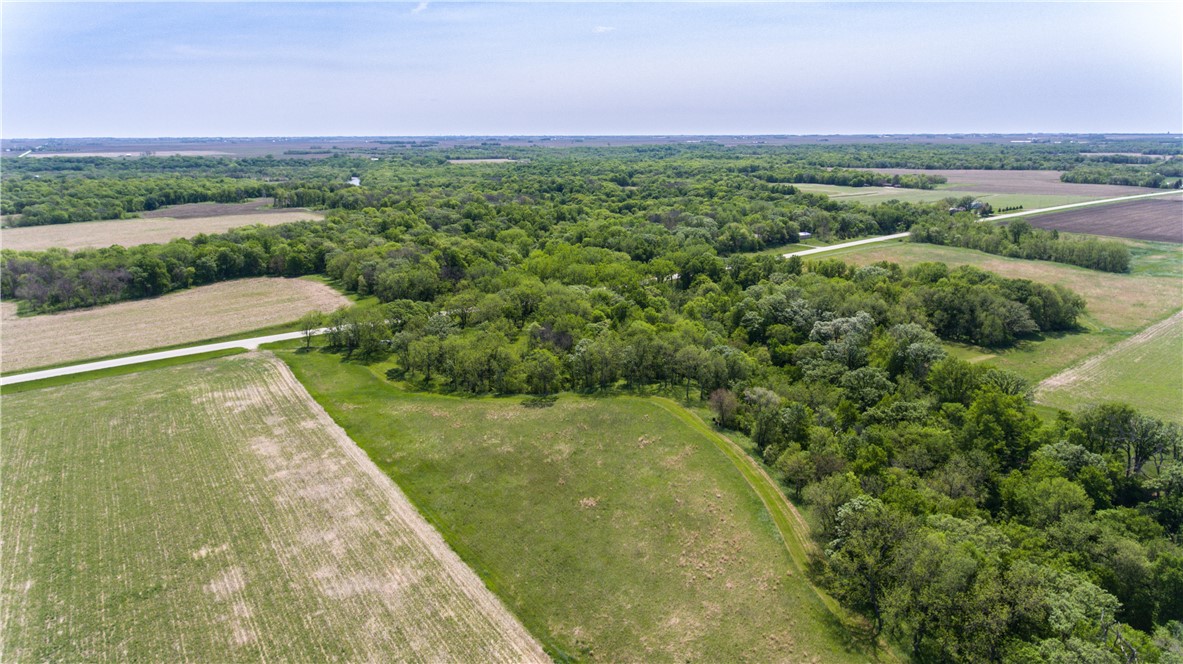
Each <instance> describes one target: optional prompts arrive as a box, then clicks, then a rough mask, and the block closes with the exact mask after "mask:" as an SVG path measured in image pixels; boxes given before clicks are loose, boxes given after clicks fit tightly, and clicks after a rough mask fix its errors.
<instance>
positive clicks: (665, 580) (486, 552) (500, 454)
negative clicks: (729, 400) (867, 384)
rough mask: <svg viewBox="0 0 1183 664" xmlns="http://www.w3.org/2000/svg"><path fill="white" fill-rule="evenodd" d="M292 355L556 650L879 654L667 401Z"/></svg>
mask: <svg viewBox="0 0 1183 664" xmlns="http://www.w3.org/2000/svg"><path fill="white" fill-rule="evenodd" d="M280 356H281V357H282V358H283V359H284V360H285V361H287V362H289V364H290V365H291V366H292V368H293V370H294V372H295V374H296V375H297V376H298V377H299V379H300V380H301V382H303V383H304V384H305V386H306V387H308V388H309V389H310V391H311V392H312V394H313V395H314V396H315V397H316V398H317V400H318V401H320V402H321V403H322V405H324V406H325V407H326V410H328V412H329V413H330V414H331V415H332V416H333V417H334V419H336V420H337V422H338V423H340V424H342V425H343V426H344V427H345V429H346V430H347V431H348V432H349V433H350V435H351V436H352V437H353V439H354V440H356V441H357V443H358V444H359V445H360V446H361V447H362V448H363V449H364V450H365V451H366V452H367V453H368V454H369V455H370V457H371V458H372V459H373V460H374V461H375V463H376V464H377V465H378V467H379V468H381V469H382V470H383V471H385V472H387V473H388V474H390V476H391V477H393V478H394V479H395V480H396V481H397V482H398V483H399V485H400V486H401V487H402V488H403V490H404V491H406V493H407V495H408V496H409V497H410V498H411V500H412V502H414V503H415V505H416V506H417V507H418V508H419V509H420V511H422V512H423V513H424V514H425V515H426V516H427V518H428V519H429V520H430V521H431V522H432V523H433V524H434V525H435V526H436V527H437V528H438V529H439V530H440V531H441V532H442V533H443V535H444V537H445V538H446V539H447V540H448V542H449V544H451V545H452V547H453V548H454V549H455V550H456V551H458V552H459V553H460V555H461V557H462V558H464V559H465V561H466V562H468V563H469V564H470V565H471V566H472V567H473V568H474V569H476V571H477V572H478V573H479V574H480V575H481V576H482V577H483V578H484V580H485V582H486V583H487V584H488V585H489V587H491V588H492V589H493V590H494V591H495V592H496V593H497V594H498V595H499V596H500V597H501V598H502V599H503V600H504V601H505V602H506V603H507V604H509V606H510V607H511V608H512V609H513V610H514V612H515V613H516V614H517V615H518V616H519V617H520V618H521V619H522V621H523V622H524V623H525V625H526V626H527V627H528V628H529V629H530V630H531V632H533V633H534V634H535V636H537V637H539V638H540V639H541V640H542V641H543V643H544V644H545V645H546V646H547V648H548V650H549V651H550V653H551V654H552V655H553V656H556V657H558V658H569V657H570V658H579V659H585V660H591V661H674V660H678V661H686V660H690V661H825V662H832V661H838V662H840V661H865V660H867V659H868V657H867V656H866V655H865V654H861V653H859V652H858V651H853V652H852V651H851V650H849V649H850V648H853V647H854V646H852V645H849V642H850V639H851V637H850V636H849V634H848V633H847V632H846V631H845V628H844V627H843V626H842V625H841V623H840V622H839V621H838V619H837V618H835V617H834V615H833V614H831V613H830V612H829V610H828V609H827V608H826V607H825V605H824V604H823V603H822V600H821V599H820V598H819V597H818V595H817V594H816V593H815V592H814V590H813V589H812V587H811V586H810V585H809V583H808V582H807V580H806V579H805V578H804V577H803V575H801V574H800V573H799V572H797V571H795V566H794V562H793V558H792V557H791V556H790V555H789V553H788V551H787V550H786V547H785V543H784V542H782V540H781V539H780V537H779V531H778V529H777V524H776V523H774V522H773V521H772V519H771V518H770V516H769V512H768V511H767V510H766V509H765V507H764V504H763V503H762V502H761V497H760V496H758V495H757V494H756V493H754V492H753V490H752V489H751V488H750V487H749V485H748V484H747V482H746V481H745V479H744V475H742V474H741V473H740V472H738V471H737V469H736V466H735V465H734V464H733V462H732V461H731V460H730V459H729V458H728V456H727V455H726V454H725V453H724V452H723V451H721V448H720V447H718V446H717V441H712V440H711V439H709V438H708V437H707V436H705V435H704V434H703V433H702V432H701V431H699V430H698V429H696V428H695V427H694V426H692V424H691V423H689V422H687V421H685V420H683V419H680V418H678V417H676V416H674V415H672V414H671V413H670V412H668V411H667V410H665V409H664V408H663V407H662V406H661V405H659V404H658V403H656V402H654V401H651V400H647V399H641V398H629V397H613V398H602V399H593V398H581V397H575V396H563V397H562V398H560V399H559V400H558V401H557V403H556V404H555V405H553V406H551V407H548V408H530V407H526V406H525V405H523V403H522V401H521V399H520V398H515V399H495V398H484V399H460V398H453V397H446V396H439V395H429V394H415V393H407V392H403V391H400V390H398V389H397V388H396V387H395V386H394V385H393V384H391V383H390V382H389V381H387V380H385V379H384V378H382V377H381V373H382V370H383V366H384V365H375V366H374V367H371V368H367V367H363V366H358V365H350V364H342V363H341V362H340V360H339V358H338V357H337V356H334V355H326V354H322V353H317V352H313V353H298V352H295V351H280Z"/></svg>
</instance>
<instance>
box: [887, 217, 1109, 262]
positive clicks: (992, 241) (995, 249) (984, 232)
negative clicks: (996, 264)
mask: <svg viewBox="0 0 1183 664" xmlns="http://www.w3.org/2000/svg"><path fill="white" fill-rule="evenodd" d="M909 240H911V241H912V242H927V243H929V244H943V245H948V246H952V247H967V248H969V249H977V250H978V251H984V252H986V253H989V254H997V255H999V256H1010V257H1012V258H1027V259H1033V260H1042V261H1054V262H1057V263H1067V264H1069V265H1078V266H1080V267H1087V268H1090V269H1093V270H1103V271H1105V272H1129V269H1130V251H1129V249H1128V248H1127V247H1126V246H1125V245H1124V244H1122V243H1121V242H1117V241H1114V240H1100V239H1097V238H1092V237H1064V236H1061V235H1060V234H1059V232H1057V231H1054V230H1053V231H1046V230H1042V229H1039V228H1035V227H1033V226H1032V225H1031V224H1030V223H1028V222H1026V221H1024V220H1022V219H1017V220H1014V221H1011V222H1010V223H1009V224H1008V225H1006V226H999V225H995V224H986V223H977V222H976V220H974V219H973V218H970V217H968V216H966V215H955V216H953V217H950V218H946V219H937V218H929V219H926V220H925V221H923V222H920V223H917V224H916V225H914V226H913V227H912V235H911V237H909Z"/></svg>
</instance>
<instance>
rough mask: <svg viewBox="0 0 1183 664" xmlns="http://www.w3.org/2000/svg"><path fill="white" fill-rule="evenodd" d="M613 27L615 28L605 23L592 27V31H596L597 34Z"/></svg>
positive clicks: (611, 29)
mask: <svg viewBox="0 0 1183 664" xmlns="http://www.w3.org/2000/svg"><path fill="white" fill-rule="evenodd" d="M615 29H616V28H613V27H611V26H607V25H597V26H596V27H594V28H592V32H594V33H596V34H597V35H602V34H604V33H605V32H612V31H613V30H615Z"/></svg>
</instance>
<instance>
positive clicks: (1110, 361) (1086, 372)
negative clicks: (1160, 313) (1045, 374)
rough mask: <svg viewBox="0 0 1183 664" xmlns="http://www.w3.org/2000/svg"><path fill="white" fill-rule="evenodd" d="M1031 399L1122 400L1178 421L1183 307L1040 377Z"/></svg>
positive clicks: (1069, 404)
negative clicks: (1134, 333)
mask: <svg viewBox="0 0 1183 664" xmlns="http://www.w3.org/2000/svg"><path fill="white" fill-rule="evenodd" d="M1036 401H1038V402H1039V403H1041V404H1045V405H1048V406H1054V407H1056V408H1063V409H1065V410H1076V409H1077V408H1079V407H1081V406H1084V405H1088V404H1095V403H1102V402H1106V401H1123V402H1126V403H1131V404H1135V405H1137V407H1138V408H1139V409H1141V410H1143V411H1144V412H1147V413H1149V414H1151V415H1154V416H1156V417H1160V418H1162V419H1164V420H1167V421H1171V422H1178V423H1180V424H1183V312H1180V313H1178V314H1175V315H1174V316H1172V317H1171V318H1168V319H1167V320H1165V321H1163V322H1161V323H1158V324H1156V325H1153V326H1151V327H1149V328H1147V329H1146V330H1145V331H1144V332H1141V333H1139V334H1137V335H1135V336H1133V337H1130V338H1128V339H1126V340H1124V341H1122V342H1121V343H1118V344H1116V345H1114V346H1113V347H1111V348H1109V349H1106V351H1104V352H1102V353H1100V354H1098V355H1096V356H1093V357H1091V358H1089V359H1088V360H1086V361H1085V362H1082V363H1081V364H1079V365H1077V366H1074V367H1071V368H1069V369H1068V370H1066V371H1063V372H1061V373H1058V374H1056V375H1055V376H1052V377H1051V378H1049V379H1047V380H1045V381H1044V382H1043V383H1041V384H1040V385H1039V389H1038V390H1037V392H1036Z"/></svg>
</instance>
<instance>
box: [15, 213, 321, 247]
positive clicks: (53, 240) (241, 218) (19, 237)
mask: <svg viewBox="0 0 1183 664" xmlns="http://www.w3.org/2000/svg"><path fill="white" fill-rule="evenodd" d="M323 218H324V215H322V214H321V213H319V212H308V211H301V210H276V211H267V212H262V211H256V212H252V213H247V214H231V215H219V216H212V217H184V218H177V219H173V218H170V217H156V218H151V219H120V220H117V221H84V222H79V223H75V224H51V225H48V226H23V227H20V228H6V229H4V230H0V246H2V247H4V248H5V249H15V250H18V251H40V250H43V249H49V248H50V247H63V248H65V249H70V250H76V249H84V248H86V247H109V246H111V245H113V244H118V245H122V246H124V247H134V246H136V245H138V244H151V243H164V242H168V241H169V240H175V239H176V238H182V237H193V236H195V235H197V234H199V233H221V232H224V231H228V230H230V229H231V228H238V227H240V226H253V225H255V224H262V225H264V226H277V225H279V224H290V223H292V222H293V221H308V220H312V221H317V220H320V219H323Z"/></svg>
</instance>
